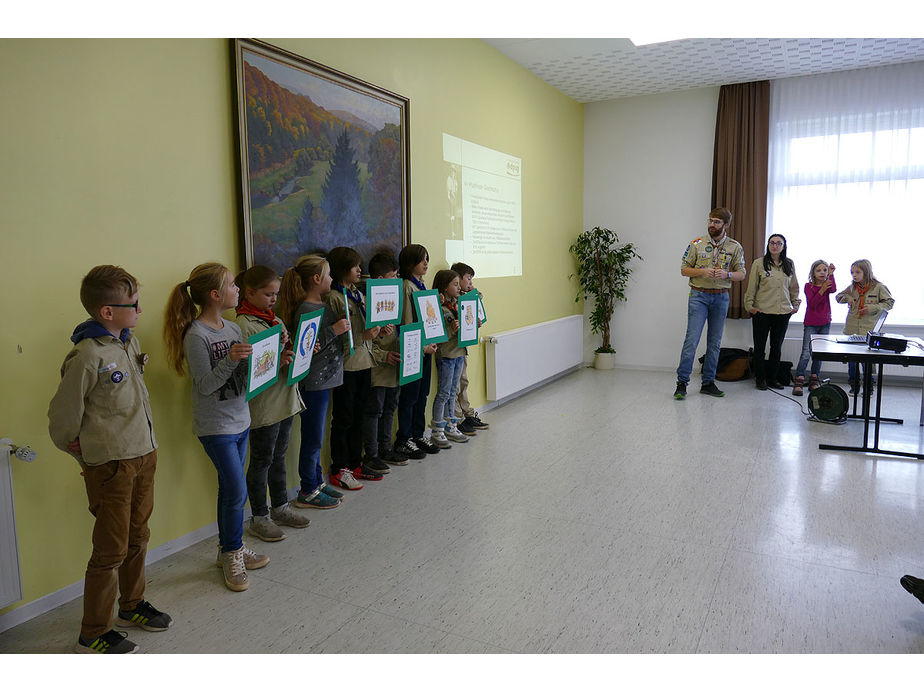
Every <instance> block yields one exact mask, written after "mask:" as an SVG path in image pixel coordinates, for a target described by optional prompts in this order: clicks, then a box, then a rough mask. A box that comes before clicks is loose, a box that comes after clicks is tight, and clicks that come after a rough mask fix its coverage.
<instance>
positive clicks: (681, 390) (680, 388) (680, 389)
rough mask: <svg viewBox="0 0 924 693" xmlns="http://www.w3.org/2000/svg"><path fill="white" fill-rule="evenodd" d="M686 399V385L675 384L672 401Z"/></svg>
mask: <svg viewBox="0 0 924 693" xmlns="http://www.w3.org/2000/svg"><path fill="white" fill-rule="evenodd" d="M686 398H687V384H686V383H681V382H679V381H678V382H677V389H676V390H674V399H686Z"/></svg>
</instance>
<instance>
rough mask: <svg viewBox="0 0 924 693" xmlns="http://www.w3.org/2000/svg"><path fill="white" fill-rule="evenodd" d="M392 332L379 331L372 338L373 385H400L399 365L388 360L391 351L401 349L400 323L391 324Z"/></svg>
mask: <svg viewBox="0 0 924 693" xmlns="http://www.w3.org/2000/svg"><path fill="white" fill-rule="evenodd" d="M389 327H391V334H382V333H381V332H380V333H379V336H378V337H376V338H375V339H373V340H372V360H373V361H375V365H374V366H373V367H372V387H398V366H396V365H392V364H390V363H388V361H386V358H387V357H388V352H389V351H399V352H400V351H401V347H400V345H399V344H398V331H399V330H400V326H399V325H390V326H389Z"/></svg>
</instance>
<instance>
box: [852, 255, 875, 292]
mask: <svg viewBox="0 0 924 693" xmlns="http://www.w3.org/2000/svg"><path fill="white" fill-rule="evenodd" d="M854 267H856V268H858V269H860V270H862V272H863V281H865V282H866V283H867V284H869V285H870V286H876V284H878V283H879V280H878V279H876V275H874V274H873V265H872V263H870V261H869V260H857V261H856V262H852V263H851V264H850V269H853V268H854Z"/></svg>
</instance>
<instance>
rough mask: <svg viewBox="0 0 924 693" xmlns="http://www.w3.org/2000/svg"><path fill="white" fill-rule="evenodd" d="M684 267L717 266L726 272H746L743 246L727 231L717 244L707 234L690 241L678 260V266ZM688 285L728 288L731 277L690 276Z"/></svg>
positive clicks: (706, 287)
mask: <svg viewBox="0 0 924 693" xmlns="http://www.w3.org/2000/svg"><path fill="white" fill-rule="evenodd" d="M684 267H690V268H695V269H702V268H705V267H718V268H719V269H724V270H725V271H727V272H747V270H746V269H745V267H744V248H742V247H741V244H740V243H739V242H738V241H736V240H735V239H734V238H732V237H731V236H729V235H728V234H727V233H726V234H725V238H724V239H722V240H721V241H720V242H719V243H718V244H715V243H713V241H712V238H711V237H710V236H709V235H708V234H707V235H706V236H701V237H700V238H697V239H696V240H695V241H693V242H692V243H690V245H688V246H687V251H686V252H685V253H684V254H683V260H681V262H680V268H681V269H683V268H684ZM690 286H691V287H695V288H698V289H728V288H730V287H731V279H728V278H725V279H719V278H718V277H715V278H713V277H690Z"/></svg>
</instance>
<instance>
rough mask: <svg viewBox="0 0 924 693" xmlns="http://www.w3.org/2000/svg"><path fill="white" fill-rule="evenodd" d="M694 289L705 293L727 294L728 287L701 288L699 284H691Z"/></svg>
mask: <svg viewBox="0 0 924 693" xmlns="http://www.w3.org/2000/svg"><path fill="white" fill-rule="evenodd" d="M690 288H691V289H693V291H702V292H703V293H704V294H727V293H728V289H701V288H700V287H698V286H691V287H690Z"/></svg>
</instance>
